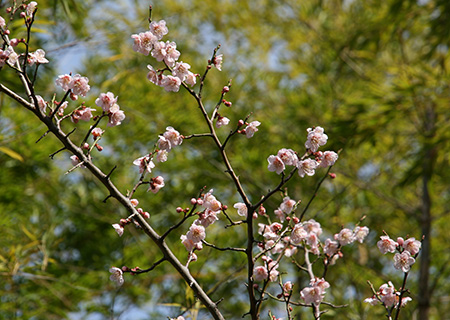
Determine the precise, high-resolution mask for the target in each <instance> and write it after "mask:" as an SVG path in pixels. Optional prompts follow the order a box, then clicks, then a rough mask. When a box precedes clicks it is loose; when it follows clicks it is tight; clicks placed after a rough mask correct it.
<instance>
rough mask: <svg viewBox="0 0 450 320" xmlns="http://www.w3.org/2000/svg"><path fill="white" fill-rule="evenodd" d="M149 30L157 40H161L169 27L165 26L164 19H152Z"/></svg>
mask: <svg viewBox="0 0 450 320" xmlns="http://www.w3.org/2000/svg"><path fill="white" fill-rule="evenodd" d="M150 32H151V33H153V34H154V35H155V36H156V38H157V39H158V40H161V39H162V37H163V36H165V35H166V34H167V33H168V32H169V29H167V27H166V21H164V20H160V21H158V22H155V21H152V22H151V23H150Z"/></svg>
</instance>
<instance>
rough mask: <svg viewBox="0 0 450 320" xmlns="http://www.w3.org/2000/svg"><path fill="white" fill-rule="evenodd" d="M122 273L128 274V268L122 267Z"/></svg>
mask: <svg viewBox="0 0 450 320" xmlns="http://www.w3.org/2000/svg"><path fill="white" fill-rule="evenodd" d="M122 271H123V272H128V271H130V268H128V267H127V266H123V267H122Z"/></svg>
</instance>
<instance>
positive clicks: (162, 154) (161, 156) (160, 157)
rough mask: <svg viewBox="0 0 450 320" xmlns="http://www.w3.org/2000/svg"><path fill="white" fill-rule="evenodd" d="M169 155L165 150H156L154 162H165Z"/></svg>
mask: <svg viewBox="0 0 450 320" xmlns="http://www.w3.org/2000/svg"><path fill="white" fill-rule="evenodd" d="M168 154H169V153H168V152H167V150H163V149H161V150H158V152H157V153H156V161H158V162H166V161H167V155H168Z"/></svg>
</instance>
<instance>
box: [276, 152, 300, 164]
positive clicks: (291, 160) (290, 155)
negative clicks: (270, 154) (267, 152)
mask: <svg viewBox="0 0 450 320" xmlns="http://www.w3.org/2000/svg"><path fill="white" fill-rule="evenodd" d="M277 156H278V157H279V158H280V159H281V161H283V163H284V164H285V165H287V166H295V165H296V164H297V162H298V157H297V155H296V154H295V151H294V150H292V149H285V148H283V149H280V150H279V151H278V154H277Z"/></svg>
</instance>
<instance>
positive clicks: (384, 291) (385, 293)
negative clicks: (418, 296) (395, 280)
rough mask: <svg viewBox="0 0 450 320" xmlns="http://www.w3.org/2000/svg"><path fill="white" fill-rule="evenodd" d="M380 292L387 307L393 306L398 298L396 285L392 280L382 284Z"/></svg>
mask: <svg viewBox="0 0 450 320" xmlns="http://www.w3.org/2000/svg"><path fill="white" fill-rule="evenodd" d="M378 294H379V296H380V300H381V302H382V303H384V304H385V305H386V307H392V306H393V305H394V303H395V302H396V300H397V295H396V294H395V288H394V285H393V284H392V282H390V281H389V282H388V283H385V284H383V285H381V287H380V289H379V290H378Z"/></svg>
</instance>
